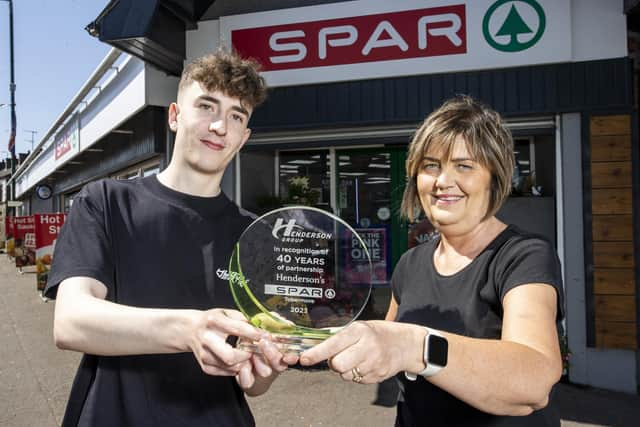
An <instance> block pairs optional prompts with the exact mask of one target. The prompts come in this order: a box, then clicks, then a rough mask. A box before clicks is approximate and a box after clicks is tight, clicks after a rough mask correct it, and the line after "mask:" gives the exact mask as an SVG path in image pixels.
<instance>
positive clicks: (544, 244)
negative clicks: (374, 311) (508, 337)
mask: <svg viewBox="0 0 640 427" xmlns="http://www.w3.org/2000/svg"><path fill="white" fill-rule="evenodd" d="M438 243H439V239H435V240H432V241H429V242H427V243H424V244H422V245H420V246H417V247H415V248H413V249H411V250H410V251H408V252H406V253H405V254H404V255H403V256H402V258H401V259H400V261H399V262H398V265H397V266H396V268H395V271H394V273H393V277H392V286H393V296H394V298H395V300H396V302H397V303H398V315H397V318H396V320H397V321H398V322H406V323H413V324H419V325H424V326H428V327H431V328H434V329H439V330H443V331H446V332H451V333H454V334H459V335H464V336H467V337H473V338H491V339H500V336H501V333H502V315H503V311H502V299H503V297H504V296H505V295H506V293H507V292H508V291H509V290H511V289H513V288H515V287H516V286H519V285H522V284H527V283H545V284H548V285H550V286H553V287H554V288H555V289H556V292H557V294H558V316H557V321H558V322H560V321H561V319H562V318H563V317H564V308H563V307H564V297H563V290H562V274H561V270H560V262H559V261H558V257H557V255H556V253H555V250H554V249H553V246H552V245H551V244H550V243H549V242H548V241H546V240H544V239H543V238H541V237H539V236H536V235H531V234H528V233H526V232H523V231H522V230H520V229H518V228H517V227H515V226H512V225H510V226H508V227H507V228H506V229H505V230H504V231H503V232H502V233H501V234H499V235H498V236H497V237H496V238H495V239H494V240H493V242H491V243H490V244H489V245H488V246H487V247H486V248H485V249H484V251H482V252H481V253H480V254H479V255H478V256H477V257H476V258H475V259H474V260H473V261H472V262H471V263H470V264H469V265H467V266H466V267H465V268H463V269H462V270H460V271H459V272H457V273H455V274H453V275H451V276H443V275H441V274H439V273H438V272H437V271H436V269H435V267H434V264H433V254H434V251H435V248H436V247H437V245H438ZM398 378H399V380H400V382H401V389H402V394H401V399H400V402H399V404H398V416H397V419H396V425H399V426H418V425H420V426H518V427H519V426H536V427H538V426H559V425H560V419H559V416H558V414H557V413H556V410H555V408H554V404H553V399H550V401H551V403H550V404H549V405H548V406H547V407H546V408H544V409H542V410H539V411H535V412H533V413H532V414H531V415H530V416H526V417H509V416H494V415H491V414H487V413H485V412H482V411H479V410H477V409H475V408H473V407H471V406H470V405H468V404H466V403H465V402H463V401H461V400H459V399H457V398H456V397H454V396H452V395H451V394H449V393H447V392H446V391H444V390H442V389H440V388H438V387H436V386H434V385H433V384H431V383H430V382H429V381H427V380H425V379H424V378H423V377H421V376H418V379H417V380H416V381H408V380H407V379H406V378H405V376H404V375H398Z"/></svg>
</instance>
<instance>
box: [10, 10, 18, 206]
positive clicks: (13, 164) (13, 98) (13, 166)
mask: <svg viewBox="0 0 640 427" xmlns="http://www.w3.org/2000/svg"><path fill="white" fill-rule="evenodd" d="M9 64H10V67H11V82H10V83H9V92H10V94H11V119H12V123H11V125H12V129H11V132H12V133H14V144H15V131H16V127H17V126H16V123H15V122H14V118H15V117H16V80H15V69H14V63H13V0H9ZM16 162H17V159H16V150H15V145H14V149H13V150H12V151H11V176H13V174H14V173H15V172H16ZM15 194H16V183H15V181H12V182H11V199H12V200H15Z"/></svg>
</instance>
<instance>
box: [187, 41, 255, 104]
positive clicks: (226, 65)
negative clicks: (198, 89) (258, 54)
mask: <svg viewBox="0 0 640 427" xmlns="http://www.w3.org/2000/svg"><path fill="white" fill-rule="evenodd" d="M259 70H260V64H259V63H258V62H256V61H254V60H253V59H245V58H242V57H241V56H240V55H238V54H237V53H236V52H235V51H227V50H224V49H220V50H218V51H217V52H215V53H211V54H208V55H205V56H202V57H200V58H197V59H195V60H194V61H193V62H191V63H189V64H187V66H185V67H184V70H183V71H182V77H181V78H180V84H179V85H178V93H179V92H180V91H181V90H182V89H183V88H184V87H186V86H188V85H190V84H191V83H192V82H194V81H195V82H198V83H201V84H202V85H203V86H204V87H205V89H206V90H208V91H215V90H219V91H220V92H222V93H224V94H225V95H227V96H230V97H233V98H238V99H239V100H240V103H241V105H243V106H249V107H251V108H252V109H253V108H255V107H257V106H258V105H260V104H262V102H264V100H265V99H266V97H267V85H266V83H265V80H264V78H263V77H262V76H261V75H260V73H259Z"/></svg>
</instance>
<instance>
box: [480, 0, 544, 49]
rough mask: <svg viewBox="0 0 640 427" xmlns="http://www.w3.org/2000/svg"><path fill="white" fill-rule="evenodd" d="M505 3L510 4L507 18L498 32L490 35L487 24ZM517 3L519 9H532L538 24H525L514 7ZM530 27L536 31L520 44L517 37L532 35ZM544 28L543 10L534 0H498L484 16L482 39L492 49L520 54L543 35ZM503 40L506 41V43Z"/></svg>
mask: <svg viewBox="0 0 640 427" xmlns="http://www.w3.org/2000/svg"><path fill="white" fill-rule="evenodd" d="M507 3H511V7H510V8H509V13H508V14H507V17H506V18H505V19H504V21H503V22H502V25H500V28H499V29H498V31H496V32H495V34H491V31H490V30H489V23H490V21H491V19H492V17H493V15H494V14H495V13H496V11H497V10H498V8H499V7H501V6H503V5H505V4H507ZM518 3H520V7H527V6H528V7H530V8H532V9H533V10H534V11H535V13H536V15H537V18H538V22H529V23H527V22H525V20H524V19H523V18H522V15H521V14H520V12H518V8H517V7H516V5H517V4H518ZM523 3H524V5H523ZM534 24H537V25H534ZM531 26H533V27H534V28H537V31H536V32H535V34H534V35H533V37H531V38H530V39H529V40H528V41H526V42H521V41H520V40H519V38H518V36H519V35H524V34H532V33H533V32H534V31H533V30H532V29H531ZM545 26H546V17H545V13H544V10H543V9H542V7H541V6H540V4H539V3H538V2H536V1H535V0H498V1H497V2H495V3H494V4H493V5H491V7H490V8H489V10H487V13H486V14H485V15H484V19H483V20H482V33H483V35H484V38H485V39H486V40H487V43H489V45H491V46H492V47H493V48H495V49H497V50H500V51H502V52H520V51H523V50H526V49H529V48H530V47H531V46H533V45H534V44H536V43H537V42H538V41H539V40H540V38H541V37H542V34H543V33H544V30H545ZM494 28H495V27H494ZM505 39H506V40H507V42H506V43H505Z"/></svg>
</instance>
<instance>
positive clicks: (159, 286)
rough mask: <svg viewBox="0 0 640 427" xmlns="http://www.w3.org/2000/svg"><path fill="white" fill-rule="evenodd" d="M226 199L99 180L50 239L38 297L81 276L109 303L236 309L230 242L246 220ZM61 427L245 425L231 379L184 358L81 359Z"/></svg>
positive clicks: (249, 420) (154, 183) (247, 417)
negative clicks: (97, 285)
mask: <svg viewBox="0 0 640 427" xmlns="http://www.w3.org/2000/svg"><path fill="white" fill-rule="evenodd" d="M251 220H252V218H251V216H250V215H249V214H247V213H245V212H241V211H240V210H239V209H238V207H237V206H236V205H234V204H233V203H232V202H231V201H230V200H229V199H228V198H227V197H226V196H225V195H224V194H221V195H220V196H217V197H211V198H208V197H196V196H190V195H187V194H183V193H179V192H176V191H173V190H171V189H170V188H168V187H165V186H164V185H162V184H161V183H160V182H159V181H158V179H157V177H155V176H152V177H148V178H142V179H137V180H133V181H114V180H103V181H99V182H95V183H91V184H89V185H87V186H86V187H85V188H84V189H83V190H82V191H81V192H80V193H79V194H78V196H77V197H76V198H75V199H74V202H73V207H72V209H71V212H70V213H69V216H68V219H67V222H66V223H65V225H64V226H63V228H62V230H61V233H60V236H59V238H58V240H57V242H56V256H55V258H54V261H53V266H52V268H51V274H50V275H49V281H48V285H47V288H46V290H45V295H46V296H48V297H50V298H54V297H55V294H56V291H57V286H58V284H59V283H60V282H61V281H62V280H64V279H66V278H69V277H74V276H88V277H92V278H94V279H97V280H99V281H100V282H102V283H103V284H104V285H105V286H106V287H107V289H108V293H107V296H106V299H107V300H108V301H113V302H116V303H119V304H124V305H130V306H135V307H149V308H174V309H201V310H206V309H211V308H220V307H223V308H224V307H228V308H234V307H235V306H234V303H233V299H232V296H231V293H230V290H229V285H228V266H229V259H230V256H231V252H232V250H233V245H234V244H235V242H237V240H238V238H239V237H240V234H241V233H242V231H243V230H244V228H245V227H246V226H248V225H249V224H250V222H251ZM63 425H64V426H67V425H69V426H71V425H81V426H105V427H106V426H109V427H111V426H135V427H143V426H149V427H151V426H154V427H155V426H190V427H191V426H205V425H206V426H251V425H254V420H253V417H252V415H251V412H250V409H249V407H248V405H247V402H246V400H245V397H244V393H243V392H242V391H241V389H240V388H239V387H238V385H237V384H236V381H235V379H234V378H233V377H216V376H209V375H206V374H204V373H203V372H202V371H201V369H200V366H199V365H198V362H197V360H196V358H195V357H194V355H193V354H191V353H179V354H154V355H139V356H117V357H116V356H110V357H105V356H94V355H85V356H84V357H83V359H82V362H81V365H80V368H79V370H78V373H77V375H76V378H75V381H74V384H73V387H72V390H71V395H70V398H69V403H68V405H67V412H66V413H65V419H64V421H63Z"/></svg>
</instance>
